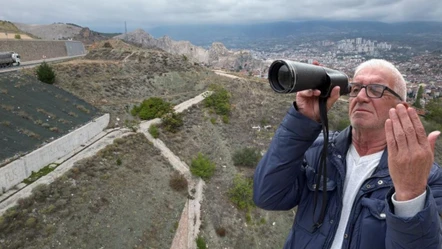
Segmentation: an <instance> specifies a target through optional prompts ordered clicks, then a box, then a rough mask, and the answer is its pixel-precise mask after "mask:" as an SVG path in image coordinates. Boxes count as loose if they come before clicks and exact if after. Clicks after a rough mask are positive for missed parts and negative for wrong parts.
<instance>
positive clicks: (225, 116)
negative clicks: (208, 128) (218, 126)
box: [223, 115, 229, 124]
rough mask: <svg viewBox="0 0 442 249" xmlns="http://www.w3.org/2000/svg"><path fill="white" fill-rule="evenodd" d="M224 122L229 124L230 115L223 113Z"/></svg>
mask: <svg viewBox="0 0 442 249" xmlns="http://www.w3.org/2000/svg"><path fill="white" fill-rule="evenodd" d="M223 123H224V124H228V123H229V116H227V115H223Z"/></svg>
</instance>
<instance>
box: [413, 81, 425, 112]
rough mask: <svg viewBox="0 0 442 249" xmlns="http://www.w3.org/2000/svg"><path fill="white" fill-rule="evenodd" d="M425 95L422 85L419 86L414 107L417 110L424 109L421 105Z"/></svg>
mask: <svg viewBox="0 0 442 249" xmlns="http://www.w3.org/2000/svg"><path fill="white" fill-rule="evenodd" d="M423 93H424V88H423V87H422V85H420V86H419V90H418V91H417V95H416V100H415V102H414V104H413V106H414V107H416V108H422V105H421V98H422V94H423Z"/></svg>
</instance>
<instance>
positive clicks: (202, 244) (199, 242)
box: [196, 236, 207, 249]
mask: <svg viewBox="0 0 442 249" xmlns="http://www.w3.org/2000/svg"><path fill="white" fill-rule="evenodd" d="M196 247H197V248H198V249H207V244H206V241H205V240H204V238H203V237H201V236H198V238H196Z"/></svg>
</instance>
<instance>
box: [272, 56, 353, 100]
mask: <svg viewBox="0 0 442 249" xmlns="http://www.w3.org/2000/svg"><path fill="white" fill-rule="evenodd" d="M268 79H269V83H270V86H271V87H272V89H273V90H274V91H275V92H277V93H294V92H299V91H302V90H307V89H319V90H321V95H320V97H324V98H328V97H329V96H330V93H331V90H332V89H333V87H335V86H339V87H340V89H341V90H340V94H341V95H345V94H348V93H349V85H348V83H349V82H348V77H347V75H346V74H345V73H343V72H340V71H337V70H333V69H330V68H326V67H322V66H317V65H312V64H307V63H301V62H294V61H289V60H276V61H274V62H273V63H272V64H271V65H270V68H269V74H268Z"/></svg>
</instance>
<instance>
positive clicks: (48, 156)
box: [0, 114, 109, 194]
mask: <svg viewBox="0 0 442 249" xmlns="http://www.w3.org/2000/svg"><path fill="white" fill-rule="evenodd" d="M108 124H109V114H105V115H103V116H101V117H99V118H97V119H95V120H93V121H91V122H89V123H88V124H86V125H84V126H82V127H80V128H79V129H76V130H75V131H72V132H71V133H69V134H67V135H65V136H63V137H60V138H58V139H56V140H54V141H53V142H51V143H49V144H46V145H45V146H43V147H41V148H39V149H37V150H35V151H33V152H31V153H29V154H27V155H25V156H23V157H21V158H19V159H17V160H15V161H13V162H11V163H9V164H7V165H5V166H4V167H2V168H0V194H1V193H3V192H5V191H7V190H9V189H11V188H12V187H14V186H15V185H17V184H19V183H21V182H22V181H23V180H24V179H26V178H28V177H29V176H30V175H31V174H32V171H35V172H37V171H39V170H40V169H41V168H43V167H45V166H46V165H48V164H50V163H53V162H55V161H56V160H57V159H59V158H61V157H63V156H65V155H67V154H69V153H71V152H72V151H73V150H75V149H77V148H78V147H80V146H81V145H82V144H84V143H86V142H87V141H89V140H90V139H92V138H93V137H95V136H96V135H98V134H100V132H102V131H103V130H104V129H105V128H106V127H107V125H108Z"/></svg>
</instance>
